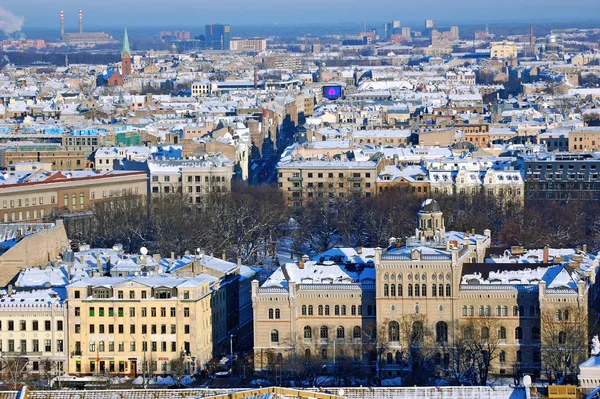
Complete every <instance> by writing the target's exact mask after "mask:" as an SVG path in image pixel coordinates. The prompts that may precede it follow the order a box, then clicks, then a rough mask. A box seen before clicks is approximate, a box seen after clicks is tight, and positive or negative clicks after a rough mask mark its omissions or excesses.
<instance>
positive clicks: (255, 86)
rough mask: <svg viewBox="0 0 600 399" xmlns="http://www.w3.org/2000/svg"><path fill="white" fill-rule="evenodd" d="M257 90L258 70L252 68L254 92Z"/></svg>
mask: <svg viewBox="0 0 600 399" xmlns="http://www.w3.org/2000/svg"><path fill="white" fill-rule="evenodd" d="M256 89H258V68H257V67H256V66H255V67H254V90H256Z"/></svg>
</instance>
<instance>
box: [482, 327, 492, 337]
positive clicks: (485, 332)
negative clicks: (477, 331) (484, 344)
mask: <svg viewBox="0 0 600 399" xmlns="http://www.w3.org/2000/svg"><path fill="white" fill-rule="evenodd" d="M489 338H490V329H489V328H487V327H481V339H489Z"/></svg>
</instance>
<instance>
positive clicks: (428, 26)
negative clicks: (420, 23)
mask: <svg viewBox="0 0 600 399" xmlns="http://www.w3.org/2000/svg"><path fill="white" fill-rule="evenodd" d="M433 28H435V19H426V20H425V29H433Z"/></svg>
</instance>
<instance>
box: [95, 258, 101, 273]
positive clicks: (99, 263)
mask: <svg viewBox="0 0 600 399" xmlns="http://www.w3.org/2000/svg"><path fill="white" fill-rule="evenodd" d="M96 268H97V269H98V273H101V272H102V271H103V270H102V258H101V257H100V255H98V257H97V258H96Z"/></svg>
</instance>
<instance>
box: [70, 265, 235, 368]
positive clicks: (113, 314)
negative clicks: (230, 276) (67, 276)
mask: <svg viewBox="0 0 600 399" xmlns="http://www.w3.org/2000/svg"><path fill="white" fill-rule="evenodd" d="M217 282H218V279H217V278H215V277H212V276H209V275H206V274H200V275H197V276H196V277H195V278H185V279H184V278H175V277H171V276H167V275H156V276H148V277H135V278H123V277H91V278H85V279H82V280H79V281H76V282H74V283H72V284H70V285H69V286H68V287H67V299H68V302H69V310H68V313H69V337H70V342H69V353H70V356H69V373H70V374H95V373H102V374H104V373H115V374H122V375H132V376H134V375H138V374H142V373H144V372H145V373H147V374H149V373H153V374H167V373H169V372H170V371H171V362H172V361H178V360H179V359H181V358H182V354H183V361H184V362H185V363H186V368H187V370H189V371H190V372H191V373H195V372H197V371H200V370H201V369H202V368H203V367H204V365H205V364H206V363H207V362H208V361H209V360H211V359H212V357H213V312H214V311H215V309H218V308H219V306H218V305H217V306H215V304H214V303H213V302H217V303H221V302H223V300H224V298H221V296H223V294H222V292H221V291H220V290H219V289H218V285H217V286H216V287H215V283H217ZM215 298H216V299H215ZM217 311H221V312H223V310H222V309H218V310H217Z"/></svg>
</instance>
